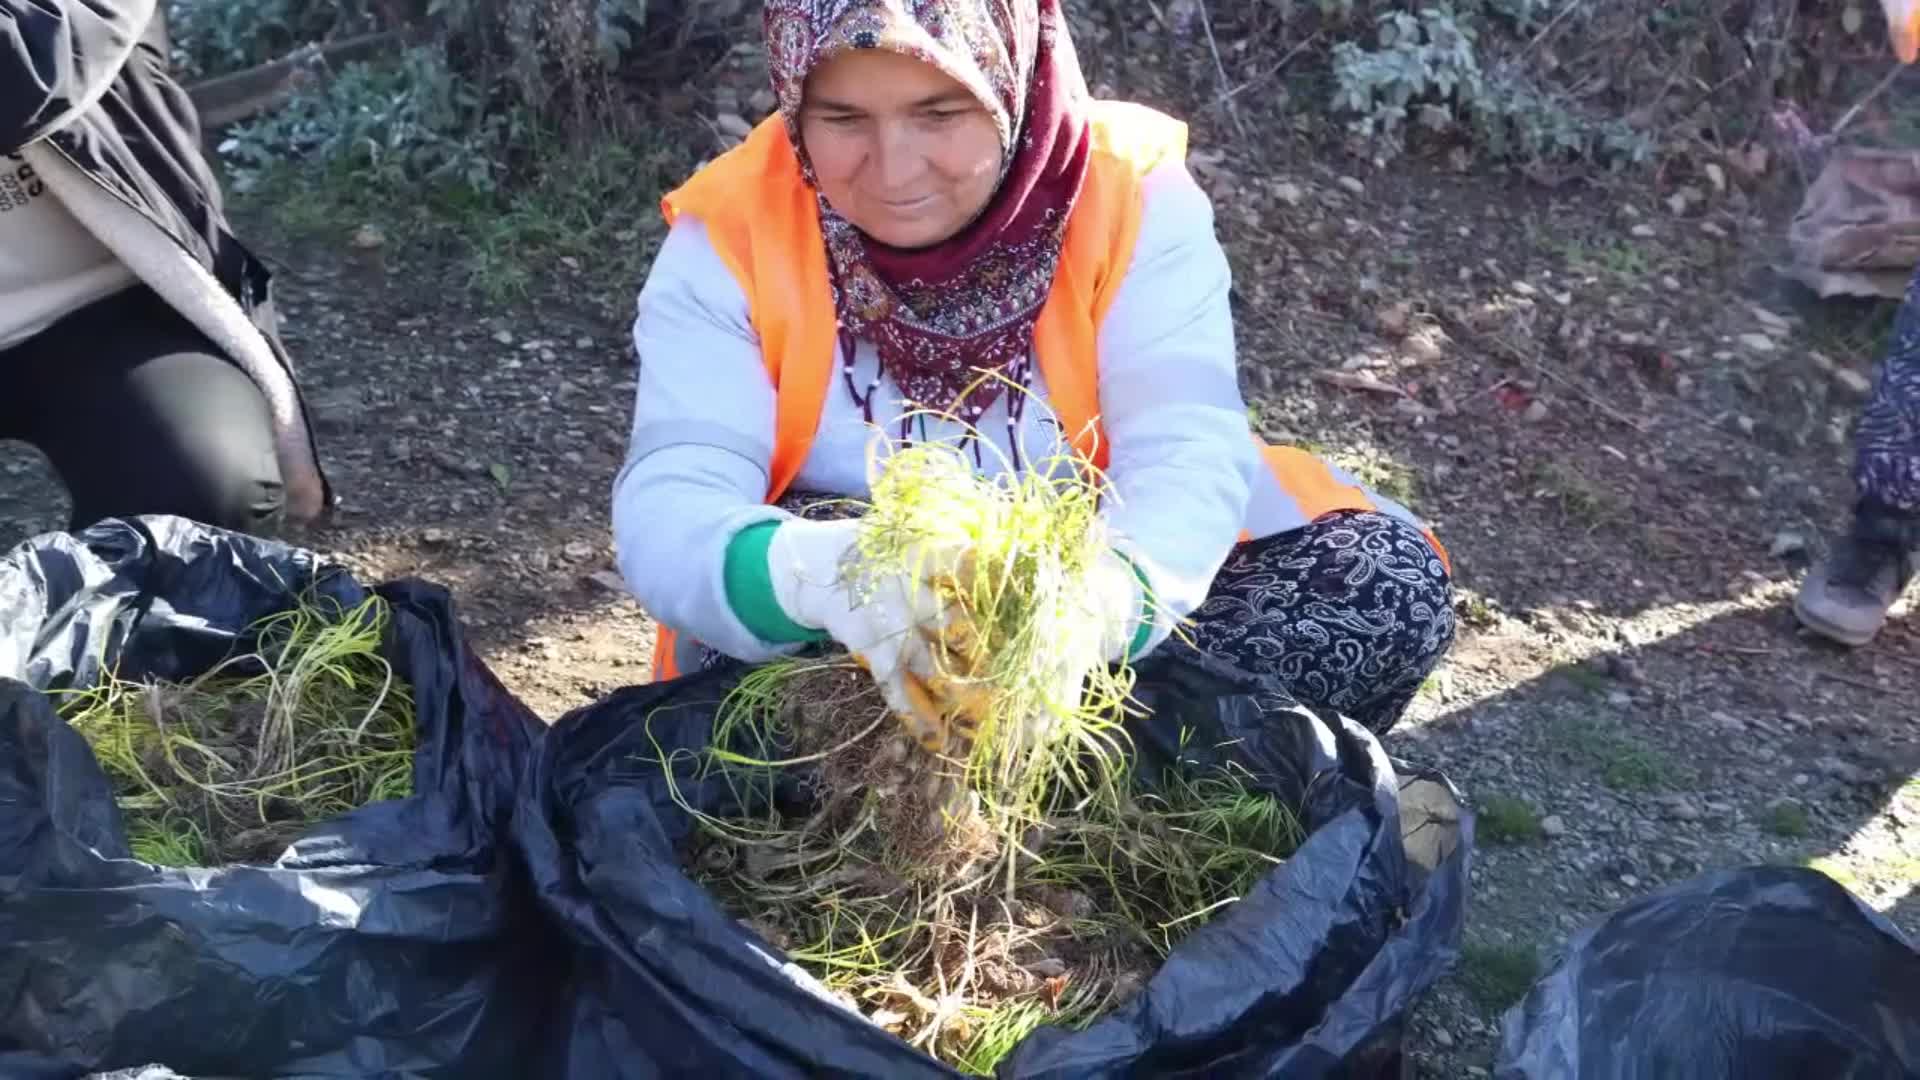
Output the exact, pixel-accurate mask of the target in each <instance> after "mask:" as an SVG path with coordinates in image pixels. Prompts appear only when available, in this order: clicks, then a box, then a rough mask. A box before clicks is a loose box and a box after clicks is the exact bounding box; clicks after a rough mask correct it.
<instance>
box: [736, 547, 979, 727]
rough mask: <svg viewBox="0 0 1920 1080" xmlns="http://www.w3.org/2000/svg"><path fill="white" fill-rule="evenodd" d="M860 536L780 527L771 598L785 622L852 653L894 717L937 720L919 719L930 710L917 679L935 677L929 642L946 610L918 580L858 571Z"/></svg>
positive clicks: (948, 615)
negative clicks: (825, 637) (823, 635)
mask: <svg viewBox="0 0 1920 1080" xmlns="http://www.w3.org/2000/svg"><path fill="white" fill-rule="evenodd" d="M859 536H860V522H859V521H857V520H848V521H803V520H797V519H796V520H793V521H788V522H785V523H783V524H782V525H781V526H780V529H779V531H778V532H776V533H775V534H774V537H773V541H772V543H771V544H770V545H769V546H768V548H767V564H768V570H769V572H770V573H771V576H772V582H773V593H774V599H775V601H777V602H778V603H779V605H780V607H781V610H783V611H785V612H786V614H787V617H788V618H790V619H792V620H793V621H794V622H796V623H798V624H800V625H801V626H804V627H806V628H808V629H810V630H820V631H823V632H825V633H826V634H827V635H828V636H829V637H831V638H832V639H833V640H834V641H836V642H838V643H839V644H840V645H842V646H844V647H845V648H846V649H847V651H848V652H850V653H852V654H853V656H854V659H856V660H858V661H859V662H860V663H861V664H862V665H864V666H865V667H866V668H867V670H868V671H869V672H871V673H872V675H873V679H874V682H875V683H877V684H878V685H879V687H880V693H881V696H882V697H884V698H885V699H886V702H887V706H888V707H889V708H891V709H892V710H893V711H894V712H895V713H896V714H898V715H900V716H901V717H903V718H907V717H914V718H917V719H919V720H920V721H922V722H928V723H931V722H937V720H938V717H937V715H935V716H931V717H930V716H927V715H924V714H926V713H927V712H928V710H931V709H935V708H936V707H937V706H936V705H935V703H934V702H933V701H932V700H931V698H930V697H929V695H928V692H927V690H926V687H925V684H924V682H923V680H925V679H927V678H930V677H932V676H933V674H934V671H935V668H934V658H933V648H934V641H935V639H937V637H938V636H939V634H940V633H941V631H942V630H943V629H944V628H945V626H946V625H947V623H948V622H950V621H951V619H952V612H951V610H950V608H949V607H948V605H947V604H946V603H944V602H943V601H942V600H941V598H940V597H939V595H938V594H937V593H936V592H935V591H934V590H933V589H932V588H930V587H929V586H928V584H927V583H926V582H925V581H922V580H920V579H919V578H917V577H914V576H911V575H906V574H895V573H885V574H876V573H871V572H869V571H868V570H867V569H866V568H863V567H861V566H860V565H859V563H858V558H859V548H858V544H859Z"/></svg>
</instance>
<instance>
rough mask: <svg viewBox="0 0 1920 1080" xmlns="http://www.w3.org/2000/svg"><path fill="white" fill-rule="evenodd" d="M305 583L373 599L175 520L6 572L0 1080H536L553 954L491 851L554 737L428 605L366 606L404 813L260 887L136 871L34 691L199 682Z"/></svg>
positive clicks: (339, 575) (349, 827)
mask: <svg viewBox="0 0 1920 1080" xmlns="http://www.w3.org/2000/svg"><path fill="white" fill-rule="evenodd" d="M310 583H311V584H312V585H313V587H314V588H315V589H316V591H318V592H319V593H320V594H321V595H322V596H327V597H331V598H334V599H337V600H338V601H340V602H341V603H343V604H349V605H350V604H355V603H358V602H359V601H360V600H362V599H364V598H365V596H366V595H367V591H366V590H363V589H362V588H361V586H359V585H357V584H355V583H354V582H353V581H352V580H351V579H350V578H349V577H348V576H347V575H346V574H345V573H343V572H339V571H336V570H330V569H327V568H324V567H323V566H322V565H320V563H319V562H318V560H317V558H316V556H314V555H313V554H311V553H309V552H304V551H301V550H298V549H295V548H292V547H288V546H283V545H280V544H275V543H270V542H267V541H263V540H258V539H253V538H249V537H245V536H241V535H237V534H232V533H227V532H223V531H220V530H215V529H210V528H205V527H201V526H197V525H194V524H191V523H189V522H186V521H182V520H180V519H176V518H162V517H155V518H144V519H131V520H113V521H108V522H104V523H102V524H100V525H97V526H95V527H93V528H91V529H89V530H87V531H85V532H83V533H80V534H78V535H68V534H64V533H57V534H50V535H47V536H43V537H40V538H38V539H36V540H33V541H31V542H29V543H27V544H25V545H22V546H21V547H19V548H17V549H15V550H14V551H13V552H12V553H10V554H9V555H8V556H7V557H6V558H5V559H0V806H4V807H5V813H4V815H0V1076H6V1077H9V1078H15V1077H40V1076H46V1077H72V1076H79V1075H82V1074H84V1073H87V1072H91V1071H97V1070H107V1069H117V1068H125V1067H130V1066H140V1065H145V1064H150V1063H159V1064H164V1065H166V1066H170V1067H171V1068H173V1069H176V1070H179V1071H181V1072H184V1073H187V1074H189V1075H194V1076H210V1075H240V1076H263V1075H299V1076H370V1075H399V1074H404V1075H408V1076H448V1077H454V1076H458V1077H490V1076H503V1077H524V1076H531V1075H536V1072H535V1071H534V1070H532V1069H531V1068H526V1067H522V1061H523V1060H524V1058H525V1057H526V1056H527V1055H530V1054H531V1053H532V1052H533V1048H532V1047H531V1045H530V1039H531V1038H532V1035H533V1032H534V1031H535V1030H536V1028H537V1027H538V1025H539V1023H540V1015H539V1010H541V1009H543V1008H545V1007H546V995H545V994H544V993H543V992H542V990H541V989H540V988H539V986H538V980H537V979H535V978H533V977H532V976H533V972H534V967H533V965H537V964H538V963H539V962H540V961H539V958H540V956H541V955H542V953H543V951H544V950H543V949H542V947H541V944H540V942H539V941H538V940H537V933H536V932H535V931H532V930H531V929H529V928H530V927H531V926H535V925H537V922H536V921H535V919H534V918H533V915H532V912H531V909H530V905H529V903H528V899H529V894H528V892H527V888H526V882H525V878H524V876H523V875H520V874H519V873H518V871H517V869H516V865H515V864H514V863H513V861H512V859H511V858H510V856H509V853H508V851H507V849H506V848H505V846H504V844H503V843H502V842H501V841H502V840H503V838H504V835H505V831H506V827H507V819H508V817H509V815H510V814H511V812H512V808H513V798H514V792H515V787H516V784H517V781H518V779H519V776H520V773H521V771H522V770H523V769H524V767H525V765H526V763H527V762H528V761H529V759H530V757H531V751H532V748H533V746H534V745H535V744H536V742H537V740H538V738H539V736H540V735H541V734H543V732H544V729H543V727H542V725H541V723H540V721H539V720H538V719H537V718H535V717H534V716H533V715H532V713H530V712H529V711H528V710H527V709H526V707H525V706H523V705H522V704H520V702H519V701H517V700H516V699H515V698H514V697H513V696H512V695H511V694H509V693H508V692H507V691H506V690H505V689H503V688H502V687H501V686H500V684H499V683H498V682H497V681H496V680H495V679H494V678H493V676H492V675H491V674H490V673H489V672H488V671H487V669H486V668H485V667H484V666H483V665H482V664H481V663H480V661H479V660H478V659H476V658H475V657H474V656H473V655H472V653H470V652H469V651H468V649H467V647H466V645H465V644H464V642H463V640H462V638H461V635H460V632H459V630H458V629H457V627H456V623H455V619H454V614H453V610H452V606H451V604H450V602H449V600H448V597H447V595H446V593H445V592H444V591H443V590H441V589H439V588H437V587H434V586H430V585H425V584H420V583H414V582H402V583H396V584H390V585H383V586H381V587H379V588H377V589H375V590H373V591H374V592H377V593H378V594H379V595H381V596H382V597H383V598H385V599H386V600H387V601H389V602H390V604H391V607H392V611H393V619H392V623H391V625H390V628H389V631H388V635H387V642H386V644H385V656H386V659H387V660H388V661H389V662H390V663H391V664H393V666H394V669H395V674H396V675H397V676H399V677H400V678H403V679H404V680H406V682H407V683H408V684H409V685H410V686H411V688H412V690H413V694H414V698H415V705H416V712H417V715H418V723H419V730H418V749H417V751H416V753H415V755H414V794H413V796H412V797H410V798H407V799H404V800H397V801H393V802H386V803H376V804H373V805H370V806H367V807H364V808H362V809H360V810H357V811H354V812H352V813H350V814H347V815H344V816H342V817H340V818H337V819H335V820H333V821H331V822H328V823H325V824H322V825H318V826H316V827H314V828H313V829H311V830H310V831H309V832H308V833H307V834H305V835H304V836H303V837H302V838H301V839H300V840H299V841H298V842H296V843H295V844H294V845H293V846H292V848H291V849H290V850H289V852H288V854H287V855H286V856H284V857H283V858H282V859H281V860H280V861H279V862H278V863H276V864H274V865H272V866H234V867H226V868H217V869H206V870H198V869H196V870H187V869H162V868H157V867H154V866H150V865H148V864H146V863H142V862H138V861H135V860H133V859H132V858H130V857H129V856H128V853H127V841H126V835H125V831H124V829H123V826H122V822H121V819H120V814H119V811H118V808H117V807H116V805H115V803H114V798H113V794H112V790H111V788H110V786H109V784H108V782H107V779H106V777H105V775H104V774H103V773H102V772H101V770H100V767H99V765H98V763H97V762H96V761H95V760H94V756H93V753H92V751H91V750H90V749H89V748H88V746H87V744H86V742H85V741H84V740H83V739H82V738H81V737H80V736H79V735H78V734H76V733H75V732H74V731H73V730H72V729H71V728H69V727H68V726H67V725H66V724H65V723H64V722H63V721H62V720H61V719H60V718H59V716H58V715H56V713H55V711H54V707H53V704H52V702H51V700H50V699H49V698H48V697H47V696H46V694H44V693H43V692H42V691H48V690H58V689H63V688H70V687H85V686H88V685H90V684H92V683H93V682H95V681H96V680H97V679H98V677H99V675H100V672H101V671H102V670H103V666H104V667H106V668H117V670H118V673H119V675H120V676H121V677H123V678H130V679H138V678H143V677H149V676H150V677H153V678H157V679H162V680H172V681H177V680H182V679H186V678H191V677H193V676H194V675H197V674H200V673H202V672H204V671H206V670H207V669H209V668H210V667H211V666H212V665H214V664H215V663H217V662H218V661H219V660H221V659H222V658H224V657H226V656H227V655H228V654H229V650H230V649H231V648H232V647H233V646H234V645H235V643H236V638H237V636H238V634H239V632H241V631H243V630H244V629H245V628H246V627H247V626H248V625H250V624H252V623H254V622H255V621H256V620H258V619H260V618H262V617H264V616H266V615H269V614H272V613H274V612H277V611H281V610H285V609H287V608H288V607H290V606H291V605H292V600H293V597H294V595H295V594H296V593H297V592H298V591H299V590H301V589H302V588H304V587H306V586H307V585H309V584H310Z"/></svg>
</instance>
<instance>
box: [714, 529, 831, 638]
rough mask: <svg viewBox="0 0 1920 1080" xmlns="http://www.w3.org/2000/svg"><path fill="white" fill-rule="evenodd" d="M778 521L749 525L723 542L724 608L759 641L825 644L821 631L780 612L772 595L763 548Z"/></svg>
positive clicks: (777, 602) (769, 568)
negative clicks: (821, 642) (725, 599)
mask: <svg viewBox="0 0 1920 1080" xmlns="http://www.w3.org/2000/svg"><path fill="white" fill-rule="evenodd" d="M779 528H780V522H778V521H763V522H760V523H758V524H755V525H749V526H747V527H746V528H744V529H741V530H740V531H739V532H737V533H735V534H734V535H733V539H732V540H729V541H727V553H726V559H725V561H724V563H723V566H722V570H721V576H722V580H723V581H724V583H725V585H726V590H727V606H728V607H730V608H732V609H733V614H734V617H735V618H737V619H739V620H740V623H741V625H743V626H745V627H746V628H747V629H748V630H749V631H751V632H752V633H753V636H755V637H757V638H759V639H760V640H761V641H766V642H771V643H772V644H775V645H793V644H797V643H800V642H810V641H826V640H827V639H828V635H827V633H826V632H825V631H823V630H811V629H808V628H807V627H804V626H801V625H800V624H799V623H797V622H794V621H793V619H792V618H790V617H788V615H787V613H786V612H785V611H784V610H782V609H781V607H780V601H779V600H778V599H777V598H776V597H775V596H774V592H773V568H772V566H771V565H770V564H769V563H768V561H767V549H768V548H770V547H771V546H772V545H773V534H774V533H775V532H777V531H778V530H779Z"/></svg>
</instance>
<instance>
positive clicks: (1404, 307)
mask: <svg viewBox="0 0 1920 1080" xmlns="http://www.w3.org/2000/svg"><path fill="white" fill-rule="evenodd" d="M1376 317H1377V318H1378V319H1379V320H1380V329H1382V330H1384V331H1386V332H1387V333H1388V334H1391V335H1392V336H1394V337H1403V336H1405V335H1406V332H1407V326H1408V324H1409V322H1411V320H1412V319H1413V305H1412V304H1410V303H1408V302H1407V301H1405V300H1401V301H1399V302H1397V303H1393V304H1388V305H1387V306H1386V307H1383V308H1381V309H1380V311H1379V312H1378V313H1377V316H1376Z"/></svg>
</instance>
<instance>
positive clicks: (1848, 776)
mask: <svg viewBox="0 0 1920 1080" xmlns="http://www.w3.org/2000/svg"><path fill="white" fill-rule="evenodd" d="M1813 765H1814V768H1816V769H1819V770H1820V771H1821V772H1823V773H1826V774H1827V775H1828V776H1831V777H1833V778H1834V779H1835V780H1839V781H1842V782H1843V783H1848V784H1864V783H1866V782H1867V780H1868V779H1869V777H1868V776H1867V771H1866V770H1865V769H1862V768H1861V767H1860V766H1858V765H1855V764H1854V763H1852V762H1851V761H1846V760H1843V759H1841V758H1837V757H1834V756H1832V755H1828V756H1826V757H1823V758H1821V759H1820V760H1818V761H1816V762H1814V763H1813Z"/></svg>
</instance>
